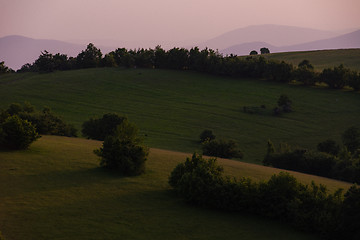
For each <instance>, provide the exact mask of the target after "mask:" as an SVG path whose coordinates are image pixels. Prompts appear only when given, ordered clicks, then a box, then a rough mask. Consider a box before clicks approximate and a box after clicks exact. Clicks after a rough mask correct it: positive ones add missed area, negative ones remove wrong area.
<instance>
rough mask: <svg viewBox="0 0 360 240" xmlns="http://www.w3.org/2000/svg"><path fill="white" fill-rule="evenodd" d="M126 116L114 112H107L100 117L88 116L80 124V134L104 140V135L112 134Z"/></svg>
mask: <svg viewBox="0 0 360 240" xmlns="http://www.w3.org/2000/svg"><path fill="white" fill-rule="evenodd" d="M125 119H126V117H122V116H119V115H118V114H116V113H107V114H104V115H103V116H102V118H90V119H89V120H88V121H85V122H84V123H83V124H82V130H81V132H82V134H83V135H84V136H85V137H87V138H90V139H95V140H100V141H104V140H105V137H106V136H108V135H112V134H114V132H115V130H116V127H117V126H118V125H119V124H121V123H122V122H123V121H124V120H125Z"/></svg>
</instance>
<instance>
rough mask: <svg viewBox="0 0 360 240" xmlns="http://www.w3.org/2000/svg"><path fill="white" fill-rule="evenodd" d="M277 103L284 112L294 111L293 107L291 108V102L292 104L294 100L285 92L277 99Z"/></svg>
mask: <svg viewBox="0 0 360 240" xmlns="http://www.w3.org/2000/svg"><path fill="white" fill-rule="evenodd" d="M277 104H278V106H279V107H280V108H282V110H283V111H284V112H291V111H292V108H291V104H292V101H291V100H290V98H289V97H288V96H287V95H285V94H282V95H281V96H280V97H279V99H278V101H277Z"/></svg>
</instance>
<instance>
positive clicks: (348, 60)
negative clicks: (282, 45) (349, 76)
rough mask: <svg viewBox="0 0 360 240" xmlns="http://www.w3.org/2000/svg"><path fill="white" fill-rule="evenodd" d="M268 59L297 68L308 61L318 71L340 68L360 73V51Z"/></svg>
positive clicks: (274, 55) (277, 55) (281, 55)
mask: <svg viewBox="0 0 360 240" xmlns="http://www.w3.org/2000/svg"><path fill="white" fill-rule="evenodd" d="M264 56H265V57H266V58H268V59H277V60H281V61H285V62H288V63H292V64H293V65H294V66H297V65H298V64H299V63H300V62H301V61H302V60H304V59H307V60H309V61H310V63H311V64H313V65H314V67H315V69H316V70H317V71H322V70H323V69H324V68H328V67H334V66H339V65H340V64H344V66H345V67H347V68H350V69H352V70H356V71H360V49H338V50H319V51H304V52H284V53H272V54H269V55H264Z"/></svg>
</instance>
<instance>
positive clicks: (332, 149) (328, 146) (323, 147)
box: [317, 139, 340, 156]
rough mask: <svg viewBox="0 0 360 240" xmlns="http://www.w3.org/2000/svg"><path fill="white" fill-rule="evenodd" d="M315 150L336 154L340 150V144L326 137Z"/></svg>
mask: <svg viewBox="0 0 360 240" xmlns="http://www.w3.org/2000/svg"><path fill="white" fill-rule="evenodd" d="M317 150H318V151H320V152H325V153H329V154H331V155H334V156H337V155H338V154H339V151H340V146H339V145H338V144H337V143H336V142H335V141H334V140H332V139H327V140H325V141H324V142H321V143H319V144H318V145H317Z"/></svg>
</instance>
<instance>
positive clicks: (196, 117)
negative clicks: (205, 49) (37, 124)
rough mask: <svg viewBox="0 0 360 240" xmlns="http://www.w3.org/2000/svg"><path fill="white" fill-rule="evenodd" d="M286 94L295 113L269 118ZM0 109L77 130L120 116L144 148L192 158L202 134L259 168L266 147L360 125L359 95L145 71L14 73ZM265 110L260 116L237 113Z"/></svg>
mask: <svg viewBox="0 0 360 240" xmlns="http://www.w3.org/2000/svg"><path fill="white" fill-rule="evenodd" d="M283 93H286V94H287V95H288V96H289V97H290V98H291V99H292V100H293V107H294V110H295V111H294V112H293V113H290V114H284V115H283V116H281V117H275V116H273V115H272V113H271V109H272V108H273V107H274V106H275V105H276V101H277V99H278V98H279V96H280V95H281V94H283ZM0 96H1V101H0V107H6V106H7V105H8V104H10V103H12V102H23V101H29V102H31V103H32V104H34V105H36V106H37V107H42V106H44V105H47V106H50V107H51V108H52V109H53V110H54V111H55V112H56V113H58V114H60V115H63V116H64V118H65V120H66V121H68V122H71V123H73V124H75V125H76V127H77V128H78V129H80V126H81V124H82V122H83V121H85V120H87V119H89V117H91V116H94V115H97V116H101V115H102V114H104V113H107V112H118V113H120V114H124V115H127V116H128V117H129V119H130V120H131V121H133V122H135V123H136V124H137V125H138V126H139V128H140V129H141V130H142V133H143V134H144V136H146V137H145V142H146V144H148V145H149V146H150V147H156V148H162V149H169V150H176V151H183V152H193V151H195V150H197V151H199V150H201V145H200V144H199V143H198V142H197V141H198V139H199V137H198V136H199V134H200V133H201V132H202V131H203V130H204V129H212V130H213V131H214V133H215V135H216V136H217V137H219V138H228V139H234V140H235V141H237V142H238V143H239V145H240V147H241V148H242V149H243V150H244V152H245V159H244V161H247V162H253V163H261V160H262V159H263V156H264V154H265V151H266V142H267V140H268V139H271V140H272V141H273V142H275V143H276V142H280V141H285V142H289V143H291V144H293V145H300V146H303V147H308V148H314V147H315V146H316V144H317V143H318V142H320V141H323V140H325V139H327V138H333V139H335V140H337V141H339V142H340V141H341V138H340V136H341V133H342V132H343V131H344V130H345V129H346V128H348V127H349V126H352V125H357V126H359V125H358V124H359V119H360V98H359V93H356V92H344V91H338V90H329V89H314V88H305V87H299V86H291V85H286V84H277V83H269V82H262V81H258V80H246V79H243V80H238V79H231V78H223V77H215V76H209V75H205V74H199V73H193V72H178V71H167V70H150V69H147V70H144V69H138V70H137V69H130V70H121V69H115V68H114V69H88V70H78V71H67V72H56V73H51V74H15V75H8V76H2V78H1V79H0ZM262 104H265V105H266V106H267V110H266V112H265V113H264V114H258V115H256V114H254V115H252V114H246V113H243V112H242V108H243V106H260V105H262Z"/></svg>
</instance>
